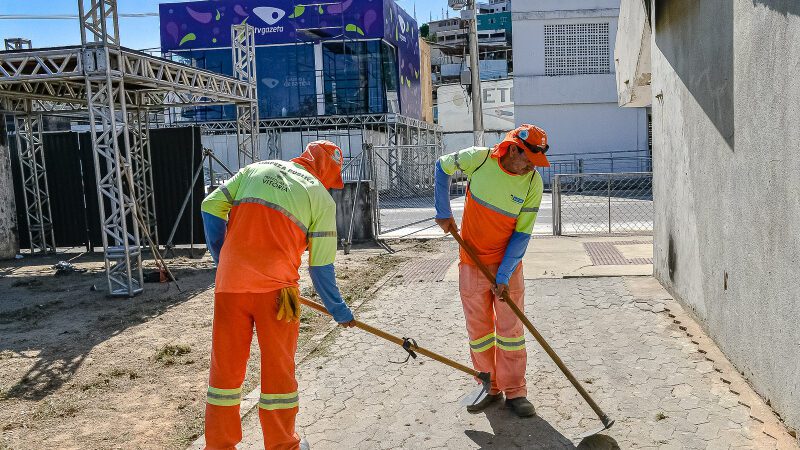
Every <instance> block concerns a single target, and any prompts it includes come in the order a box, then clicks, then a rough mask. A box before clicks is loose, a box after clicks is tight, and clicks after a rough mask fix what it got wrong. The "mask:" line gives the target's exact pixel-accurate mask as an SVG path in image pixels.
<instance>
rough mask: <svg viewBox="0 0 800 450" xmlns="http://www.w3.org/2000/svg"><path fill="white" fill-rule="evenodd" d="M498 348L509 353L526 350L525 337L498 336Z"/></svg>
mask: <svg viewBox="0 0 800 450" xmlns="http://www.w3.org/2000/svg"><path fill="white" fill-rule="evenodd" d="M497 348H499V349H500V350H505V351H507V352H513V351H515V350H523V349H525V336H519V337H512V338H509V337H502V336H497Z"/></svg>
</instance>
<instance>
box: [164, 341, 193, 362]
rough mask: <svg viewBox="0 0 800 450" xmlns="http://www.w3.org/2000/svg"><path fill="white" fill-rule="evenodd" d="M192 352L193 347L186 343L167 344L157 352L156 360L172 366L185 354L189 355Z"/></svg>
mask: <svg viewBox="0 0 800 450" xmlns="http://www.w3.org/2000/svg"><path fill="white" fill-rule="evenodd" d="M191 352H192V347H191V346H190V345H186V344H167V345H165V346H163V347H161V349H160V350H159V351H158V352H157V353H156V356H155V360H156V361H158V362H160V363H162V364H164V365H165V366H171V365H173V364H175V363H176V362H177V359H178V358H180V357H181V356H183V355H188V354H189V353H191Z"/></svg>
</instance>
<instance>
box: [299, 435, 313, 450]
mask: <svg viewBox="0 0 800 450" xmlns="http://www.w3.org/2000/svg"><path fill="white" fill-rule="evenodd" d="M310 449H311V446H310V445H308V441H307V440H306V438H303V439H300V450H310Z"/></svg>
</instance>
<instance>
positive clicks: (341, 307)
mask: <svg viewBox="0 0 800 450" xmlns="http://www.w3.org/2000/svg"><path fill="white" fill-rule="evenodd" d="M308 272H309V273H310V274H311V282H312V283H314V289H316V290H317V292H318V293H319V296H320V297H322V303H323V304H324V305H325V308H326V309H327V310H328V312H329V313H331V315H332V316H333V320H335V321H336V322H338V323H345V322H350V321H351V320H353V312H352V311H350V308H349V307H348V306H347V304H346V303H345V302H344V300H342V294H341V293H339V287H338V286H336V273H335V272H334V270H333V264H328V265H326V266H311V267H309V268H308Z"/></svg>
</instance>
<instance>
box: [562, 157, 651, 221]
mask: <svg viewBox="0 0 800 450" xmlns="http://www.w3.org/2000/svg"><path fill="white" fill-rule="evenodd" d="M652 231H653V173H652V172H626V173H580V174H557V175H555V176H554V178H553V234H554V235H556V236H560V235H562V234H598V233H599V234H606V233H608V234H614V233H643V232H652Z"/></svg>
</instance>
